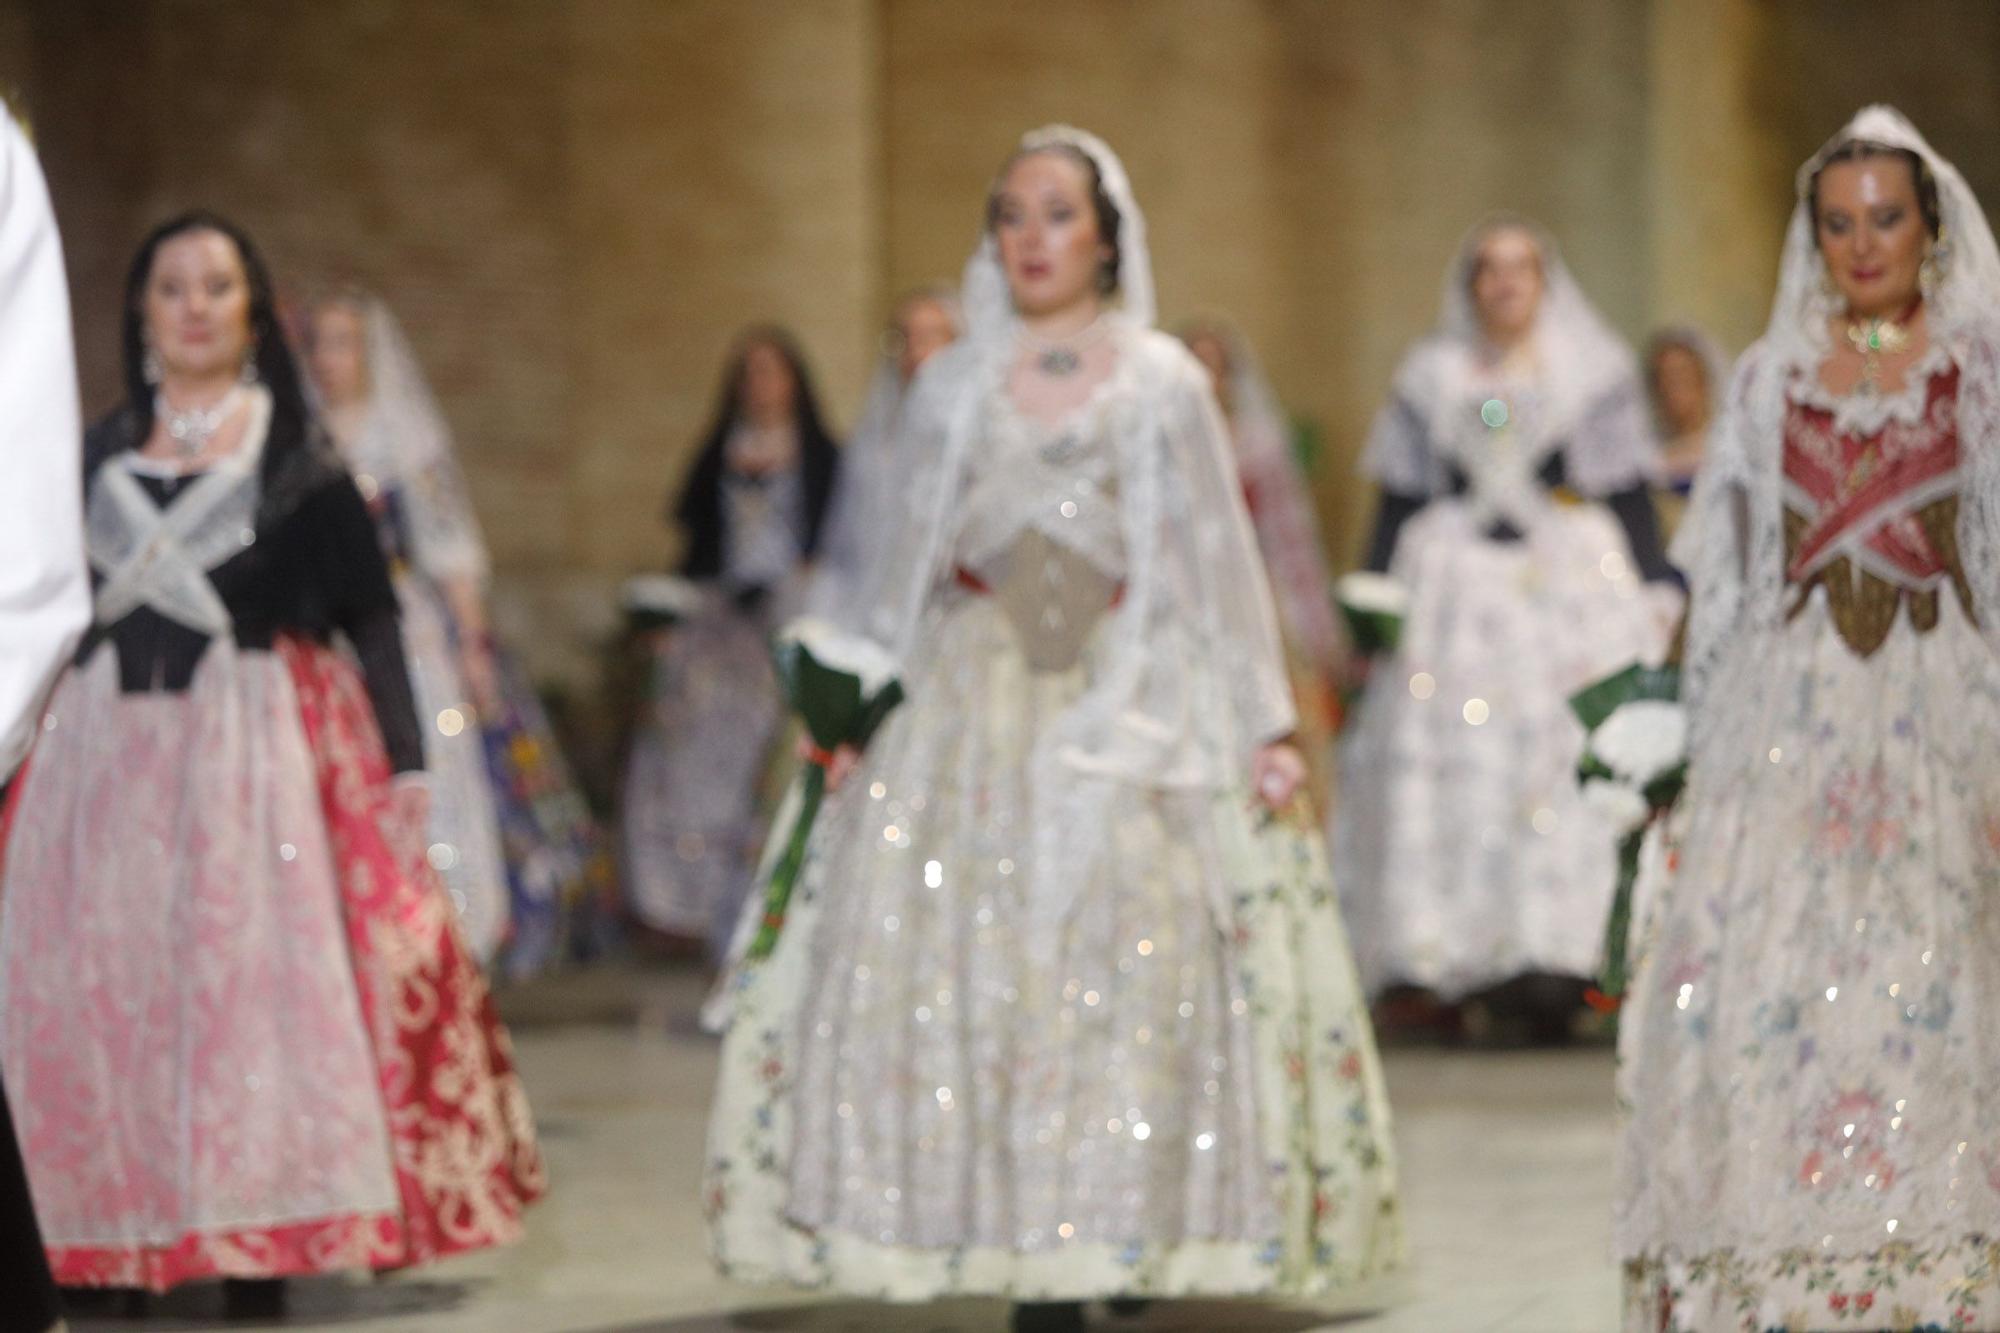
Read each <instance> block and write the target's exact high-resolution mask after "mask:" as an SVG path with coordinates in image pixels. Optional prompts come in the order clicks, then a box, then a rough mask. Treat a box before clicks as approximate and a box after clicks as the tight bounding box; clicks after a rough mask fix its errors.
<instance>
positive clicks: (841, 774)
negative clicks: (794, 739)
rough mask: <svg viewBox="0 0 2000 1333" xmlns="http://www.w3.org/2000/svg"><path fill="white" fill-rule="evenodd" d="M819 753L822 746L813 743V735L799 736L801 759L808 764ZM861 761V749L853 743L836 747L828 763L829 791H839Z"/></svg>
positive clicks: (814, 760) (827, 785)
mask: <svg viewBox="0 0 2000 1333" xmlns="http://www.w3.org/2000/svg"><path fill="white" fill-rule="evenodd" d="M819 754H820V748H819V747H818V746H817V745H814V744H813V739H812V737H810V736H801V737H799V758H800V759H802V760H804V761H805V762H806V763H808V764H810V763H814V762H816V761H817V759H818V757H819ZM860 762H861V751H859V750H857V749H855V748H854V747H853V746H852V745H843V746H841V747H839V748H838V749H836V750H835V751H834V752H833V759H832V762H830V763H828V764H827V766H826V789H827V792H828V793H829V794H831V793H833V792H837V791H839V790H840V784H841V783H843V782H845V781H847V775H848V774H849V773H852V772H853V771H854V766H855V765H856V764H858V763H860Z"/></svg>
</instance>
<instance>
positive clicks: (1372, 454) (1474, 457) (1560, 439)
mask: <svg viewBox="0 0 2000 1333" xmlns="http://www.w3.org/2000/svg"><path fill="white" fill-rule="evenodd" d="M1515 230H1518V231H1521V232H1525V233H1526V234H1527V235H1528V236H1530V237H1532V238H1533V239H1534V242H1535V245H1536V248H1537V250H1539V252H1540V255H1541V268H1542V299H1541V304H1540V306H1539V308H1538V309H1537V311H1536V315H1535V329H1534V334H1533V343H1534V348H1535V356H1536V361H1537V366H1538V369H1537V372H1536V376H1535V384H1536V392H1537V394H1538V397H1539V401H1538V402H1537V404H1536V405H1535V408H1534V410H1533V411H1531V412H1528V413H1525V414H1522V415H1521V416H1520V417H1519V418H1517V421H1516V425H1517V426H1518V427H1519V428H1520V429H1521V431H1522V433H1523V437H1524V438H1523V440H1522V447H1521V448H1520V449H1519V450H1518V451H1517V456H1516V458H1515V459H1514V460H1512V463H1511V466H1510V465H1507V464H1508V460H1506V459H1503V458H1500V457H1496V456H1494V455H1493V451H1492V450H1491V449H1490V448H1488V447H1487V432H1486V431H1485V430H1484V429H1482V428H1478V426H1477V422H1476V420H1475V419H1474V417H1473V416H1472V415H1469V414H1468V408H1467V404H1468V403H1472V404H1475V405H1476V403H1477V401H1478V398H1479V397H1480V396H1481V395H1479V394H1478V393H1477V392H1476V389H1477V386H1478V384H1479V383H1480V382H1481V377H1482V372H1481V371H1480V369H1479V365H1480V360H1481V355H1482V353H1483V351H1484V349H1485V347H1486V345H1487V344H1486V336H1485V334H1484V332H1483V331H1482V329H1481V327H1480V322H1479V312H1478V309H1477V307H1476V306H1475V304H1474V302H1473V296H1472V277H1473V270H1474V266H1475V265H1476V264H1477V263H1478V260H1479V249H1480V246H1481V245H1482V244H1483V243H1484V242H1485V240H1486V239H1487V238H1488V237H1489V236H1491V235H1493V234H1494V233H1495V232H1496V231H1515ZM1558 447H1561V448H1562V449H1563V450H1564V464H1565V467H1566V469H1567V475H1568V478H1569V480H1570V482H1571V484H1573V485H1575V486H1576V487H1577V488H1578V489H1580V490H1582V491H1583V492H1584V493H1585V494H1588V495H1593V496H1602V495H1609V494H1611V493H1613V492H1615V491H1619V490H1623V489H1626V488H1628V487H1630V486H1633V485H1637V484H1641V483H1644V482H1648V481H1651V480H1653V479H1654V478H1655V476H1656V474H1657V471H1658V467H1659V443H1658V441H1657V440H1656V439H1655V438H1654V434H1653V429H1652V423H1651V419H1650V416H1649V415H1648V413H1647V410H1646V405H1645V401H1644V392H1643V389H1642V387H1641V384H1640V380H1639V367H1638V360H1637V358H1636V357H1635V356H1634V355H1633V353H1632V349H1631V348H1630V347H1629V346H1627V345H1626V343H1625V340H1624V339H1623V338H1621V337H1620V336H1619V335H1618V333H1617V331H1616V330H1614V329H1613V328H1612V327H1611V325H1610V324H1609V323H1608V322H1607V321H1606V320H1605V318H1604V316H1603V315H1601V314H1599V313H1598V311H1597V308H1596V307H1595V306H1593V305H1592V304H1591V303H1590V298H1589V297H1587V296H1585V295H1584V292H1583V288H1582V287H1581V286H1579V285H1578V283H1577V281H1576V278H1575V276H1574V275H1573V274H1571V272H1570V270H1569V266H1568V265H1567V264H1565V263H1564V262H1563V258H1562V254H1561V252H1560V251H1559V250H1558V249H1557V247H1556V243H1555V239H1554V238H1553V237H1552V236H1550V235H1549V234H1548V232H1547V231H1546V230H1544V229H1543V228H1542V227H1541V226H1540V225H1538V224H1537V223H1534V222H1532V221H1530V220H1528V219H1526V218H1523V217H1520V216H1518V215H1516V214H1512V213H1498V214H1494V215H1492V216H1490V217H1487V218H1485V219H1483V220H1482V221H1480V222H1479V223H1478V224H1476V225H1475V226H1474V227H1473V228H1472V229H1471V230H1470V231H1468V232H1467V233H1466V235H1465V237H1464V239H1463V240H1462V241H1461V242H1460V243H1459V247H1458V250H1457V252H1456V254H1455V255H1454V257H1453V259H1452V262H1451V264H1450V266H1449V267H1447V268H1446V270H1445V279H1444V290H1443V293H1442V295H1441V297H1440V300H1439V303H1438V318H1437V322H1436V324H1435V325H1434V326H1433V328H1432V331H1431V333H1430V334H1429V335H1428V336H1426V337H1425V338H1423V339H1422V340H1420V341H1419V342H1418V343H1417V344H1416V345H1415V346H1414V347H1413V348H1412V349H1411V351H1410V353H1409V355H1407V356H1406V357H1405V358H1404V359H1403V363H1402V365H1401V366H1400V367H1399V368H1398V369H1397V371H1396V376H1395V381H1394V384H1393V386H1392V390H1391V399H1390V403H1389V406H1388V407H1387V408H1386V409H1384V411H1383V412H1382V413H1381V414H1380V415H1379V416H1378V417H1377V418H1376V421H1375V425H1374V427H1373V429H1372V430H1371V431H1370V433H1369V437H1368V443H1367V446H1366V448H1365V449H1364V451H1363V453H1362V462H1361V467H1362V471H1363V472H1365V473H1366V474H1367V475H1368V476H1370V477H1372V478H1374V479H1375V480H1376V481H1378V482H1380V483H1381V484H1382V485H1383V487H1385V488H1386V489H1388V490H1391V491H1395V492H1397V493H1398V494H1402V495H1422V496H1436V495H1442V494H1444V493H1445V491H1446V490H1447V489H1448V487H1449V484H1450V483H1449V467H1450V465H1451V464H1454V463H1455V464H1456V465H1457V466H1458V467H1459V468H1460V469H1461V470H1463V471H1464V472H1466V473H1467V474H1468V475H1470V476H1473V477H1475V478H1476V479H1477V480H1478V482H1479V484H1478V485H1477V486H1475V492H1476V493H1475V494H1474V495H1473V496H1472V497H1470V498H1471V501H1472V502H1473V503H1475V504H1476V505H1478V506H1479V507H1481V508H1482V509H1492V510H1494V511H1495V513H1496V514H1506V513H1508V512H1509V511H1512V510H1515V509H1518V508H1520V507H1522V506H1527V507H1532V506H1533V505H1534V503H1535V497H1537V496H1539V494H1540V489H1539V487H1538V486H1537V485H1536V483H1535V480H1534V469H1535V468H1536V467H1537V466H1538V465H1539V464H1540V462H1541V461H1542V459H1543V458H1544V457H1546V456H1547V454H1548V453H1549V452H1550V451H1552V450H1553V449H1556V448H1558Z"/></svg>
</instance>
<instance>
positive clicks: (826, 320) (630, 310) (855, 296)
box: [551, 0, 882, 575]
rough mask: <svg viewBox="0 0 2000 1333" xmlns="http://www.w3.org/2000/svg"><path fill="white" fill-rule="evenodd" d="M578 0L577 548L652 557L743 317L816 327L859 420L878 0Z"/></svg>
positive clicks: (871, 236)
mask: <svg viewBox="0 0 2000 1333" xmlns="http://www.w3.org/2000/svg"><path fill="white" fill-rule="evenodd" d="M566 12H567V13H568V14H569V15H570V50H571V62H572V70H573V79H572V84H571V90H570V111H569V132H568V139H567V146H568V154H569V158H570V162H571V191H572V193H571V197H570V198H569V199H568V200H567V201H551V202H552V206H559V207H560V206H566V207H567V210H568V216H569V217H570V219H571V221H572V228H571V243H572V246H573V254H574V262H575V266H576V271H575V280H574V286H573V302H574V310H575V312H576V319H575V325H574V350H573V353H572V357H571V359H572V362H573V364H574V365H575V367H576V378H575V385H574V397H573V411H572V412H571V435H570V447H571V449H572V459H573V466H574V473H573V476H574V479H575V486H576V494H577V497H578V501H579V503H578V507H577V511H576V514H575V517H574V528H573V530H572V532H571V541H570V548H571V551H572V553H573V559H574V561H575V562H576V563H577V564H579V565H581V566H584V567H586V568H588V569H590V570H591V571H593V572H595V573H597V574H600V575H614V574H619V573H622V572H625V571H628V570H631V569H635V568H639V567H658V566H659V565H660V564H661V563H662V562H664V561H665V560H666V559H667V558H668V554H669V551H670V549H672V548H671V546H670V541H669V537H668V534H667V532H666V529H665V528H664V527H663V524H662V519H661V514H662V508H663V506H664V505H665V503H666V501H667V497H668V494H669V492H670V491H672V490H673V489H674V488H675V487H676V485H677V484H678V482H679V480H680V478H681V475H682V473H683V472H684V470H685V468H686V466H687V465H688V463H689V462H690V461H691V460H692V453H691V450H692V449H693V447H694V445H695V442H696V436H697V435H698V434H699V433H700V431H701V430H702V428H703V427H704V426H705V425H706V424H707V423H708V420H709V417H710V414H711V412H712V411H713V409H714V406H715V395H716V387H717V383H718V378H719V376H720V373H721V369H722V365H723V361H724V356H725V353H726V351H727V349H728V346H729V342H730V337H731V335H732V334H733V333H734V332H735V331H736V330H737V329H738V328H739V327H741V326H742V325H743V324H745V323H748V322H751V321H755V320H775V321H778V322H780V323H783V324H785V325H786V326H788V327H790V328H791V329H793V330H794V331H795V332H796V333H797V334H798V335H799V336H800V338H801V340H802V341H803V342H804V344H805V347H806V349H807V351H808V352H809V354H810V356H811V358H812V362H813V366H814V369H815V370H816V371H817V372H818V374H819V376H820V384H821V388H822V391H823V393H824V395H825V400H826V401H825V404H824V406H825V407H826V409H827V411H828V412H829V413H830V415H831V416H832V418H833V420H834V422H835V424H836V426H837V427H839V428H845V426H846V425H847V424H848V423H849V422H850V421H851V419H852V417H853V414H854V411H855V410H856V408H857V406H858V403H859V400H860V396H861V392H862V386H863V382H864V380H865V377H866V374H867V372H868V369H869V365H870V361H871V358H872V356H873V354H874V348H875V346H876V344H875V341H874V338H873V325H874V322H875V319H876V317H877V315H878V313H879V309H880V296H879V292H880V289H881V287H882V280H881V264H882V258H881V256H882V246H881V240H880V229H879V221H878V218H879V207H880V204H879V199H880V165H879V164H880V153H879V148H878V144H877V134H878V129H877V126H878V120H879V97H880V89H879V80H878V74H877V35H876V34H877V29H876V7H875V5H874V4H873V3H870V0H675V3H672V4H659V3H656V0H597V2H596V3H592V4H588V5H574V6H570V7H568V9H567V11H566Z"/></svg>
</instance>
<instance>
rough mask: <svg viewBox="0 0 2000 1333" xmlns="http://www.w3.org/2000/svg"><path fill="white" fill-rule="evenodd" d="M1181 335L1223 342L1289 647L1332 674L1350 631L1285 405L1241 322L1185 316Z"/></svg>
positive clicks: (1243, 462)
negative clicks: (1337, 607)
mask: <svg viewBox="0 0 2000 1333" xmlns="http://www.w3.org/2000/svg"><path fill="white" fill-rule="evenodd" d="M1179 336H1180V339H1181V341H1182V342H1184V343H1189V344H1190V345H1191V344H1192V343H1193V341H1194V340H1195V339H1197V338H1201V337H1210V338H1215V339H1217V340H1219V341H1220V342H1221V343H1222V346H1223V348H1224V350H1225V352H1226V354H1227V357H1228V361H1229V404H1228V415H1229V425H1230V429H1231V434H1232V442H1233V443H1234V444H1235V446H1236V466H1237V471H1238V472H1239V473H1241V475H1242V479H1243V484H1244V487H1245V490H1246V492H1254V493H1256V494H1257V495H1258V497H1259V509H1258V511H1257V512H1256V513H1255V514H1253V516H1252V517H1253V522H1254V525H1255V527H1256V529H1257V544H1258V547H1259V549H1260V550H1262V552H1263V554H1264V564H1265V567H1266V568H1267V570H1268V571H1269V573H1270V576H1271V591H1272V594H1273V596H1274V597H1275V598H1276V600H1277V604H1278V611H1279V615H1280V618H1281V620H1282V622H1283V625H1284V630H1285V634H1286V637H1287V639H1288V640H1289V645H1290V647H1291V648H1292V650H1293V651H1294V652H1297V653H1299V654H1302V655H1303V657H1304V658H1305V660H1306V661H1307V662H1309V663H1311V664H1312V666H1314V667H1315V668H1317V669H1319V670H1321V671H1324V672H1328V673H1331V672H1333V671H1335V670H1338V669H1339V667H1340V665H1341V664H1342V662H1343V661H1344V660H1345V658H1346V655H1347V652H1348V645H1347V638H1346V634H1345V631H1344V630H1343V629H1342V628H1341V625H1340V622H1339V620H1338V618H1337V617H1336V616H1335V614H1334V609H1333V608H1334V601H1333V575H1332V572H1331V571H1330V570H1329V569H1328V567H1327V563H1326V546H1325V542H1324V540H1323V539H1322V537H1321V534H1320V527H1319V519H1318V517H1317V516H1316V514H1315V513H1314V509H1313V496H1312V482H1311V481H1310V479H1308V478H1307V476H1306V472H1305V469H1304V468H1303V467H1302V466H1300V463H1299V457H1298V454H1297V453H1296V451H1295V450H1294V449H1293V445H1292V424H1291V415H1290V414H1289V413H1288V412H1286V411H1285V408H1284V404H1283V403H1282V402H1280V401H1279V399H1278V394H1277V391H1276V390H1275V389H1273V388H1272V387H1271V381H1270V378H1269V376H1267V375H1266V374H1265V373H1264V366H1263V363H1262V362H1261V361H1260V360H1259V359H1258V357H1257V351H1256V349H1255V348H1254V347H1252V346H1251V345H1250V340H1249V338H1247V337H1245V336H1244V334H1243V331H1242V330H1241V329H1239V328H1238V327H1237V326H1236V324H1235V322H1234V321H1232V320H1230V319H1229V318H1228V317H1226V316H1224V315H1218V314H1215V313H1213V312H1205V313H1202V314H1198V315H1194V316H1192V317H1190V318H1188V319H1186V320H1184V321H1182V322H1181V324H1180V326H1179Z"/></svg>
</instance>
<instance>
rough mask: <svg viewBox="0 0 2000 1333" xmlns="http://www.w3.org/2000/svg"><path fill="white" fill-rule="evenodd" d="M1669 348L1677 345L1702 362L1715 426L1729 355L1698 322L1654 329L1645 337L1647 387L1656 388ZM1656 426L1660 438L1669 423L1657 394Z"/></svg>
mask: <svg viewBox="0 0 2000 1333" xmlns="http://www.w3.org/2000/svg"><path fill="white" fill-rule="evenodd" d="M1670 347H1678V348H1680V349H1682V350H1683V351H1685V352H1687V353H1688V354H1689V355H1690V356H1692V357H1694V359H1695V360H1696V361H1698V362H1700V363H1701V378H1702V385H1703V387H1704V388H1706V389H1707V390H1708V395H1707V396H1708V424H1709V425H1710V426H1711V427H1713V426H1714V425H1715V419H1716V417H1717V416H1718V415H1719V414H1720V409H1721V406H1722V395H1723V390H1725V389H1727V388H1728V387H1729V358H1728V357H1727V356H1725V355H1724V354H1723V351H1722V346H1721V344H1720V343H1718V342H1716V341H1715V339H1714V338H1712V337H1710V336H1709V334H1708V331H1707V330H1706V329H1704V328H1702V327H1700V326H1699V325H1696V324H1689V323H1676V324H1664V325H1662V326H1660V327H1659V328H1658V329H1656V330H1654V332H1653V336H1652V337H1651V338H1649V339H1647V340H1646V387H1647V389H1648V391H1649V392H1651V390H1652V389H1653V381H1654V376H1655V370H1656V363H1657V362H1658V361H1659V358H1660V354H1661V353H1662V352H1664V351H1666V350H1667V349H1668V348H1670ZM1654 399H1655V401H1654V404H1653V416H1654V425H1655V426H1656V427H1657V428H1658V430H1659V432H1660V436H1661V438H1663V439H1664V438H1665V437H1666V434H1667V429H1668V426H1667V422H1666V420H1665V419H1664V418H1663V417H1661V416H1660V412H1659V403H1658V401H1657V395H1656V394H1655V395H1654Z"/></svg>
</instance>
